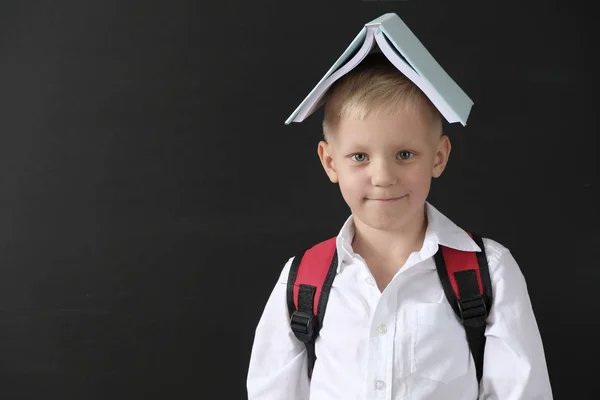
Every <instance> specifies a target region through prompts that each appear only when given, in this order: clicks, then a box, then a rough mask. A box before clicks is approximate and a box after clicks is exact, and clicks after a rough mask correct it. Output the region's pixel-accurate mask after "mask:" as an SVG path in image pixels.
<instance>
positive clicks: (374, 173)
mask: <svg viewBox="0 0 600 400" xmlns="http://www.w3.org/2000/svg"><path fill="white" fill-rule="evenodd" d="M370 167H371V184H372V185H373V186H382V187H385V186H391V185H395V184H396V183H397V180H398V178H397V176H396V174H395V173H394V170H395V167H396V165H395V163H390V162H388V161H386V160H379V161H376V162H371V165H370Z"/></svg>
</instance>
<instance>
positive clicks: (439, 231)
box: [336, 202, 481, 273]
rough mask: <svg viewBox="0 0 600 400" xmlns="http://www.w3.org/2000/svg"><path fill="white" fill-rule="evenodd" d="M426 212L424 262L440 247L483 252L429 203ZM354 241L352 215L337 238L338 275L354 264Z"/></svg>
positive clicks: (422, 252) (422, 256)
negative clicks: (345, 266)
mask: <svg viewBox="0 0 600 400" xmlns="http://www.w3.org/2000/svg"><path fill="white" fill-rule="evenodd" d="M425 212H426V215H427V230H426V231H425V240H424V241H423V247H422V248H421V250H420V251H419V253H420V254H419V255H420V256H421V258H422V259H423V260H425V259H427V258H429V257H432V256H433V255H434V254H435V253H436V252H437V251H438V247H439V246H440V245H442V246H446V247H450V248H453V249H456V250H462V251H477V252H479V251H481V248H480V247H479V246H478V245H477V243H475V241H474V240H473V239H471V237H470V236H469V234H468V233H467V232H465V231H464V230H463V229H461V228H460V227H458V226H457V225H456V224H455V223H454V222H452V221H451V220H450V219H449V218H448V217H446V216H445V215H444V214H442V213H441V212H440V211H438V210H437V209H436V208H435V207H434V206H432V205H431V204H430V203H429V202H426V203H425ZM353 239H354V220H353V217H352V215H350V216H349V217H348V219H347V220H346V222H345V223H344V224H343V225H342V228H341V229H340V232H339V234H338V236H337V238H336V247H337V252H338V265H337V272H338V273H339V272H341V270H342V268H343V266H344V264H345V263H350V262H352V258H353V255H354V251H353V249H352V240H353ZM434 267H435V265H434Z"/></svg>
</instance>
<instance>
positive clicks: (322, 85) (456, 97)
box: [285, 13, 473, 126]
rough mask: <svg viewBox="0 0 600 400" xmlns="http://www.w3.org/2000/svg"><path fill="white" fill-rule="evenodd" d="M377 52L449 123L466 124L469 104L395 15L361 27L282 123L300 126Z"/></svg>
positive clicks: (462, 93)
mask: <svg viewBox="0 0 600 400" xmlns="http://www.w3.org/2000/svg"><path fill="white" fill-rule="evenodd" d="M374 51H380V52H382V53H383V54H384V55H385V56H386V58H387V59H388V60H389V61H390V62H391V63H392V64H393V65H394V66H395V67H396V68H397V69H398V70H399V71H400V72H402V73H403V74H404V75H405V76H406V77H407V78H408V79H410V80H411V81H412V82H413V83H414V84H415V85H417V86H418V87H419V88H420V89H421V91H423V93H424V94H425V95H426V96H427V97H428V98H429V99H430V100H431V102H432V103H433V105H434V106H435V107H436V108H437V109H438V111H439V112H440V113H441V114H442V116H443V117H444V118H445V119H446V121H448V122H449V123H455V122H460V123H461V124H462V125H463V126H465V125H466V124H467V118H468V116H469V113H470V112H471V107H472V106H473V101H472V100H471V99H470V98H469V97H468V96H467V95H466V93H465V92H464V91H463V90H462V89H461V88H460V86H458V85H457V84H456V82H454V80H452V78H451V77H450V76H449V75H448V73H446V71H444V69H443V68H442V67H441V66H440V65H439V63H438V62H437V61H436V60H435V59H434V58H433V56H432V55H431V54H430V53H429V51H427V49H426V48H425V46H423V44H422V43H421V41H420V40H419V39H418V38H417V37H416V36H415V35H414V33H413V32H412V31H411V30H410V29H409V28H408V26H407V25H406V24H405V23H404V22H403V21H402V20H401V19H400V17H399V16H398V15H397V14H395V13H387V14H384V15H382V16H380V17H379V18H376V19H374V20H373V21H371V22H368V23H366V24H365V26H364V27H363V28H362V29H361V30H360V32H359V33H358V35H357V36H356V37H355V38H354V40H353V41H352V42H351V43H350V45H349V46H348V48H347V49H346V50H345V51H344V53H343V54H342V55H341V56H340V57H339V58H338V60H337V61H336V62H335V63H334V64H333V65H332V66H331V68H329V70H328V71H327V73H326V74H325V75H324V76H323V78H322V79H321V80H320V81H319V82H318V83H317V85H316V86H315V87H314V88H313V90H312V91H311V92H310V93H309V94H308V95H307V96H306V98H305V99H304V100H303V101H302V102H301V103H300V105H299V106H298V107H297V108H296V110H294V112H293V113H292V114H291V115H290V116H289V118H288V119H287V120H286V121H285V124H286V125H288V124H290V123H291V122H302V121H304V120H305V119H306V118H307V117H308V116H310V115H311V114H312V113H314V112H315V111H316V110H317V109H318V108H319V107H320V106H321V105H323V98H324V96H325V93H326V92H327V90H328V89H329V88H330V87H331V86H332V85H333V83H334V82H335V81H337V80H338V79H340V78H341V77H342V76H344V75H345V74H347V73H348V72H350V71H351V70H352V69H353V68H354V67H356V66H357V65H358V64H359V63H360V62H361V61H362V60H363V59H364V58H365V57H366V56H367V55H369V54H370V53H371V52H374Z"/></svg>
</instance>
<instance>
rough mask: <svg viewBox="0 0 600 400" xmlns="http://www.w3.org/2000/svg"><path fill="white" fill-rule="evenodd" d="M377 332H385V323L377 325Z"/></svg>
mask: <svg viewBox="0 0 600 400" xmlns="http://www.w3.org/2000/svg"><path fill="white" fill-rule="evenodd" d="M377 332H379V333H386V332H387V326H386V325H385V324H381V325H379V326H378V327H377Z"/></svg>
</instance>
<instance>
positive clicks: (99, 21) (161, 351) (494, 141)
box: [0, 0, 600, 400]
mask: <svg viewBox="0 0 600 400" xmlns="http://www.w3.org/2000/svg"><path fill="white" fill-rule="evenodd" d="M385 12H396V13H397V14H399V15H400V16H401V18H403V20H404V21H405V22H406V23H407V24H408V25H409V27H411V29H412V30H413V31H414V32H415V34H416V35H417V36H418V37H419V38H420V40H421V41H422V42H423V43H424V44H425V46H426V47H427V48H428V49H429V50H430V51H431V52H432V54H433V55H434V56H435V57H436V59H437V60H438V61H439V62H440V64H441V65H442V66H443V67H444V68H445V69H446V70H447V71H448V73H449V74H450V75H451V76H452V77H453V78H454V79H455V80H456V81H457V82H458V83H459V84H460V85H461V87H463V88H464V90H465V91H466V92H467V94H469V96H470V97H471V98H472V99H473V100H474V102H475V105H474V107H473V110H472V113H471V116H470V119H469V122H468V125H467V126H466V127H462V126H460V125H451V126H447V127H446V128H447V132H448V134H449V135H450V137H451V139H452V142H453V150H452V156H451V159H450V164H449V167H448V169H447V170H446V172H445V173H444V175H443V177H442V178H441V179H439V180H436V181H435V182H434V185H433V189H432V192H431V195H430V201H431V202H432V204H434V205H435V206H436V207H437V208H438V209H440V210H441V211H442V212H444V213H445V214H446V215H448V216H449V217H451V218H452V219H453V220H454V221H455V222H457V223H458V224H459V225H461V226H462V227H463V228H465V229H471V230H475V231H478V232H481V233H483V234H485V235H486V236H488V237H491V238H493V239H495V240H497V241H499V242H501V243H502V244H504V245H505V246H507V247H509V248H510V249H511V250H512V252H513V253H514V255H515V257H516V259H517V260H518V262H519V264H520V266H521V268H522V270H523V273H524V274H525V276H526V278H527V281H528V285H529V290H530V295H531V297H532V301H533V304H534V309H535V311H536V315H537V318H538V323H539V326H540V330H541V332H542V335H543V338H544V344H545V347H546V355H547V360H548V364H549V369H550V374H551V379H552V384H553V387H554V391H555V398H557V399H574V398H578V399H592V398H595V396H596V394H595V392H596V391H595V386H596V385H595V383H594V376H593V373H594V371H595V370H594V369H593V368H592V369H590V368H589V367H586V365H587V364H590V363H594V364H593V365H595V363H596V361H597V359H598V357H599V356H600V350H599V346H598V340H597V327H598V317H597V315H598V313H599V312H600V306H599V305H598V299H597V297H596V294H597V290H598V283H599V282H600V272H599V271H600V269H599V267H600V266H599V265H598V256H597V248H596V246H597V244H598V243H599V242H600V236H599V234H598V226H599V225H598V214H597V211H596V207H594V206H597V205H598V204H599V202H598V196H597V191H598V175H597V168H598V166H597V145H596V141H597V139H596V138H597V134H598V128H597V118H596V108H595V106H596V104H597V102H596V97H595V95H594V93H593V92H592V86H593V85H592V82H593V81H595V76H593V75H594V74H595V71H596V70H597V66H596V65H594V64H593V63H595V61H594V60H592V55H591V54H592V50H594V49H595V45H593V44H592V39H593V38H594V37H595V35H593V33H592V26H591V25H592V21H591V16H590V14H589V11H588V10H584V9H583V8H581V7H579V6H578V5H577V4H576V3H574V2H565V1H563V2H556V1H554V2H553V1H533V0H528V1H521V2H517V1H513V2H477V1H460V2H459V1H442V0H435V1H434V0H410V1H398V0H397V1H375V0H373V1H366V0H364V1H361V0H352V1H348V0H344V1H342V0H337V1H334V2H321V1H315V0H313V1H303V2H282V1H262V2H247V1H241V0H237V1H234V2H220V1H209V2H199V1H191V0H177V1H169V2H167V1H162V2H158V1H150V2H148V1H146V2H142V1H133V0H130V1H114V0H102V1H91V0H90V1H73V0H66V1H61V2H56V1H14V0H11V1H3V2H2V4H0V398H2V399H3V400H12V399H61V400H67V399H77V400H80V399H90V400H96V399H111V400H117V399H148V398H157V399H158V398H161V399H164V398H177V399H188V398H189V399H192V398H195V399H244V398H246V392H245V378H246V372H247V363H248V358H249V354H250V348H251V344H252V339H253V334H254V328H255V325H256V322H257V321H258V318H259V316H260V313H261V312H262V308H263V306H264V303H265V301H266V299H267V297H268V295H269V293H270V290H271V288H272V286H273V284H274V283H275V280H276V279H277V277H278V275H279V272H280V270H281V268H282V267H283V264H284V263H285V261H287V259H288V258H289V257H290V256H291V255H293V254H295V253H296V252H297V251H298V250H299V249H302V248H304V247H305V246H308V245H310V244H313V243H316V242H317V241H320V240H322V239H325V238H327V237H330V236H332V235H335V234H336V233H337V232H338V230H339V228H340V227H341V224H342V222H343V221H344V220H345V218H346V217H347V216H348V213H349V210H348V209H347V207H346V206H345V204H344V203H343V200H342V198H341V196H340V195H339V190H338V188H337V187H336V186H334V185H332V184H331V183H330V182H329V181H328V179H327V177H326V175H325V173H324V172H323V171H322V169H321V166H320V164H319V162H318V159H317V154H316V145H317V142H318V140H319V138H320V128H319V127H320V117H321V115H322V114H321V112H318V113H317V114H315V115H313V116H312V117H310V118H309V119H308V120H307V121H305V122H304V123H302V124H292V125H290V126H285V125H284V123H283V122H284V121H285V119H286V118H287V117H288V116H289V114H290V113H291V112H292V111H293V110H294V109H295V107H296V106H297V105H298V104H299V102H300V101H301V100H302V99H303V98H304V96H305V95H306V94H307V93H308V92H309V91H310V90H311V89H312V87H313V85H314V84H315V83H316V82H317V81H318V80H319V79H320V78H321V76H322V75H323V74H324V73H325V71H326V70H327V69H328V68H329V66H330V65H331V64H332V63H333V62H334V61H335V60H336V59H337V57H339V55H340V54H341V52H342V51H343V50H344V49H345V48H346V46H347V45H348V43H349V41H350V40H351V39H352V38H354V36H355V35H356V33H357V32H358V30H359V29H360V28H361V26H362V25H363V24H364V23H365V22H367V21H370V20H372V19H374V18H376V17H377V16H379V15H381V14H383V13H385Z"/></svg>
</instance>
